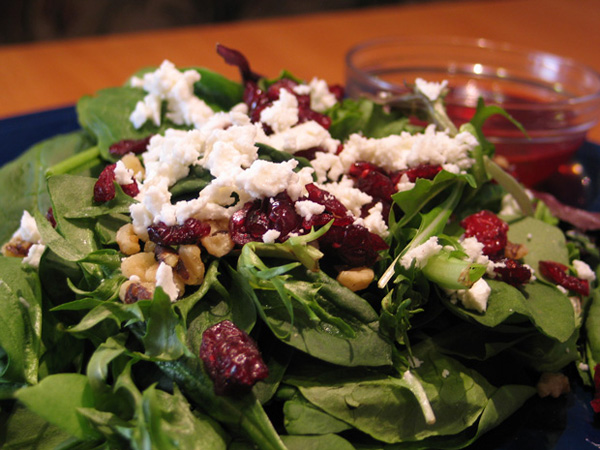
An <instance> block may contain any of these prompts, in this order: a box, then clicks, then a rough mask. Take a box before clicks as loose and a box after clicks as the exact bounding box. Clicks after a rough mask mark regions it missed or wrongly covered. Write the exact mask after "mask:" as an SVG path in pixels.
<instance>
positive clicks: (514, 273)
mask: <svg viewBox="0 0 600 450" xmlns="http://www.w3.org/2000/svg"><path fill="white" fill-rule="evenodd" d="M501 262H503V263H504V265H503V266H500V267H494V272H496V273H497V274H498V275H500V279H501V280H502V281H504V282H505V283H508V284H511V285H513V286H521V285H523V284H525V283H527V282H529V280H530V279H531V270H530V269H529V268H528V267H526V266H524V265H523V264H521V263H520V262H518V261H516V260H514V259H511V258H505V259H502V260H501Z"/></svg>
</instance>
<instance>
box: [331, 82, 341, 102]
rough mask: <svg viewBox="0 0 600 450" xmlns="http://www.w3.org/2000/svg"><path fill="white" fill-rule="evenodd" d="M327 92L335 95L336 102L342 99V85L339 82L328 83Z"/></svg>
mask: <svg viewBox="0 0 600 450" xmlns="http://www.w3.org/2000/svg"><path fill="white" fill-rule="evenodd" d="M329 92H331V93H332V94H333V95H335V99H336V100H337V101H338V102H341V101H342V100H344V87H343V86H342V85H340V84H332V85H329Z"/></svg>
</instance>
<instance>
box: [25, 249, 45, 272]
mask: <svg viewBox="0 0 600 450" xmlns="http://www.w3.org/2000/svg"><path fill="white" fill-rule="evenodd" d="M44 250H46V246H45V245H44V244H33V245H32V246H31V247H29V251H28V252H27V256H26V257H25V258H23V264H27V265H28V266H31V267H34V268H36V269H37V268H38V267H39V266H40V260H41V258H42V255H43V253H44Z"/></svg>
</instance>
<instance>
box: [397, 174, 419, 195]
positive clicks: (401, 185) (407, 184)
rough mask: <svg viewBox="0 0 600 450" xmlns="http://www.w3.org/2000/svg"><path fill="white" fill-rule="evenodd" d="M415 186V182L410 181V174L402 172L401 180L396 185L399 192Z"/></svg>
mask: <svg viewBox="0 0 600 450" xmlns="http://www.w3.org/2000/svg"><path fill="white" fill-rule="evenodd" d="M414 187H415V183H413V182H412V181H410V180H409V179H408V175H406V174H405V173H403V174H402V176H401V177H400V180H399V181H398V184H397V185H396V189H398V192H404V191H410V190H411V189H412V188H414Z"/></svg>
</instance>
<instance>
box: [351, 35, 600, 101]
mask: <svg viewBox="0 0 600 450" xmlns="http://www.w3.org/2000/svg"><path fill="white" fill-rule="evenodd" d="M389 44H402V45H410V44H413V45H417V44H418V45H431V46H438V47H440V48H441V47H447V48H452V47H454V48H459V47H470V48H473V49H476V48H477V49H480V50H482V51H495V52H502V53H506V54H509V53H512V54H515V55H520V56H529V57H532V58H533V59H538V58H552V59H556V60H558V61H559V63H560V64H565V65H568V66H570V67H573V68H576V69H578V70H581V71H582V72H584V73H585V74H586V75H589V76H592V77H593V78H595V79H596V81H597V82H598V85H599V87H598V89H597V90H596V91H595V92H591V93H589V94H586V95H581V96H577V97H570V98H567V99H564V100H557V101H553V102H548V103H544V104H539V103H538V104H536V105H532V107H534V108H538V109H539V108H540V107H542V108H553V107H555V106H560V105H570V106H577V105H579V104H586V103H593V102H599V107H600V73H599V72H598V71H596V70H595V69H594V68H592V67H591V66H589V65H587V64H583V63H581V62H579V61H577V60H575V59H573V58H569V57H565V56H561V55H557V54H555V53H551V52H547V51H543V50H535V49H533V48H530V47H526V46H521V45H515V44H512V43H509V42H507V41H496V40H491V39H487V38H468V37H459V36H387V37H379V38H374V39H370V40H366V41H361V42H359V43H357V44H355V45H353V46H352V47H350V48H349V50H348V51H347V52H346V56H345V63H346V68H347V70H349V71H351V72H352V73H353V74H354V75H355V76H359V77H360V78H361V79H363V80H364V81H369V82H372V83H374V84H375V85H377V86H381V87H382V88H383V87H384V85H386V84H387V85H390V83H388V82H385V81H382V80H379V79H377V78H376V77H373V76H371V75H369V73H368V72H365V71H364V70H363V69H361V68H359V67H357V66H356V65H355V64H354V60H353V58H354V57H355V55H356V54H357V53H359V52H360V51H362V50H365V49H369V48H373V47H376V46H380V45H389ZM542 105H543V106H542ZM523 106H524V104H521V108H523Z"/></svg>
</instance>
